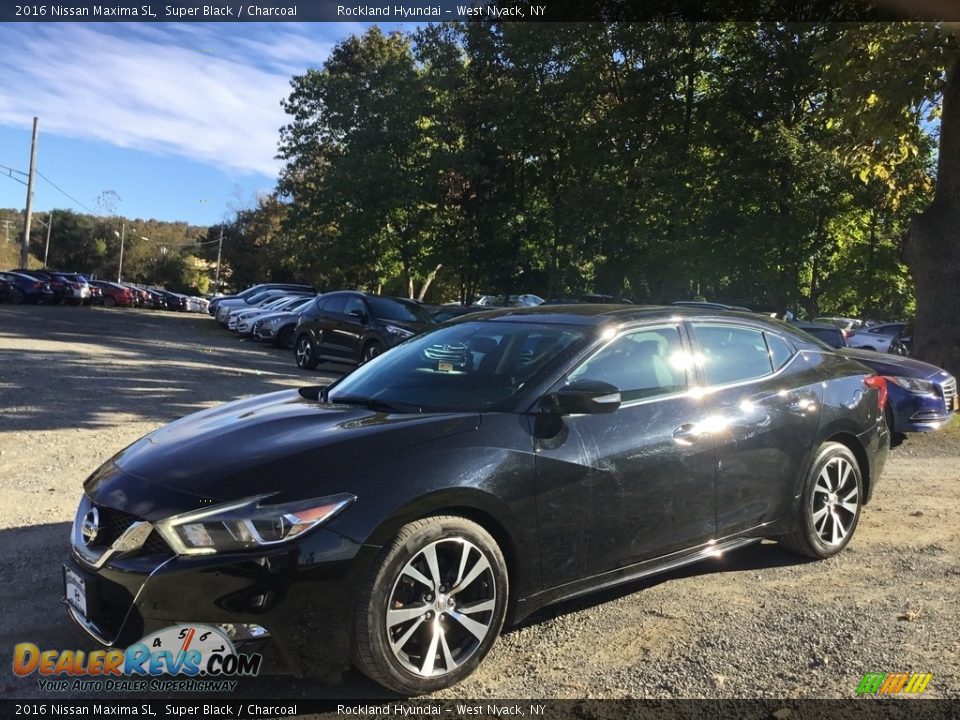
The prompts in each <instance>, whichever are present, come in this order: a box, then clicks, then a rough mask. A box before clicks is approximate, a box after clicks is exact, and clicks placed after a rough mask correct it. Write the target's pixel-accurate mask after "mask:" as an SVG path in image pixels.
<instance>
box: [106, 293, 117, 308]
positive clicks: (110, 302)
mask: <svg viewBox="0 0 960 720" xmlns="http://www.w3.org/2000/svg"><path fill="white" fill-rule="evenodd" d="M116 304H117V301H116V300H114V299H113V298H112V297H110V296H109V295H106V296H104V298H103V306H104V307H113V306H114V305H116Z"/></svg>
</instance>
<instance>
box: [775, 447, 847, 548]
mask: <svg viewBox="0 0 960 720" xmlns="http://www.w3.org/2000/svg"><path fill="white" fill-rule="evenodd" d="M862 506H863V479H862V477H861V476H860V467H859V465H858V464H857V459H856V458H855V457H854V456H853V453H852V452H850V449H849V448H847V446H846V445H843V444H841V443H837V442H828V443H824V444H823V445H822V446H821V447H820V450H819V452H818V453H817V456H816V458H815V459H814V462H813V465H812V466H811V468H810V472H809V473H808V474H807V479H806V482H805V483H804V488H803V494H802V496H801V498H800V505H799V510H798V517H797V518H796V526H795V529H794V531H793V532H792V533H791V534H790V535H787V536H785V537H782V538H780V542H781V543H782V544H783V545H784V546H785V547H787V548H789V549H790V550H792V551H794V552H796V553H798V554H800V555H806V556H807V557H812V558H817V559H821V558H828V557H830V556H832V555H836V554H837V553H838V552H840V551H841V550H843V549H844V548H845V547H846V546H847V544H848V543H849V542H850V538H852V537H853V533H854V531H855V530H856V529H857V523H858V522H859V520H860V509H861V507H862Z"/></svg>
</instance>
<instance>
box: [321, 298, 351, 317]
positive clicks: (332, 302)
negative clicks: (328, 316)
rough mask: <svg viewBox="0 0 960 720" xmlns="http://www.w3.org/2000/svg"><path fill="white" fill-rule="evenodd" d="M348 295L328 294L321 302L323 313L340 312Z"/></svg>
mask: <svg viewBox="0 0 960 720" xmlns="http://www.w3.org/2000/svg"><path fill="white" fill-rule="evenodd" d="M348 297H350V296H349V295H330V296H329V297H328V298H327V300H326V302H324V303H323V306H322V307H321V309H322V310H323V311H324V312H325V313H332V314H342V313H343V309H344V307H346V304H347V298H348Z"/></svg>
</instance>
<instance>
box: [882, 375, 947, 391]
mask: <svg viewBox="0 0 960 720" xmlns="http://www.w3.org/2000/svg"><path fill="white" fill-rule="evenodd" d="M887 380H889V381H890V382H894V383H896V384H897V385H899V386H900V387H902V388H904V389H905V390H909V391H910V392H915V393H922V394H924V395H932V394H934V392H935V391H936V386H935V385H934V384H933V383H932V382H930V381H929V380H917V379H915V378H908V377H888V378H887Z"/></svg>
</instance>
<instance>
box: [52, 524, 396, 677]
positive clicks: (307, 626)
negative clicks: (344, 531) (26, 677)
mask: <svg viewBox="0 0 960 720" xmlns="http://www.w3.org/2000/svg"><path fill="white" fill-rule="evenodd" d="M376 552H378V549H377V548H371V547H365V546H361V545H359V544H357V543H355V542H353V541H352V540H348V539H347V538H345V537H343V536H341V535H339V534H337V533H334V532H332V531H329V530H326V529H324V528H319V529H317V530H315V531H313V532H311V533H308V534H307V535H306V537H304V538H302V539H301V540H300V541H299V542H297V543H296V544H294V545H292V546H290V547H286V548H284V549H282V550H280V549H278V548H273V549H271V550H270V551H269V552H267V551H264V552H244V553H231V554H222V555H220V554H218V555H202V556H178V555H173V554H170V553H167V554H152V555H151V554H146V555H138V556H136V557H127V558H123V559H120V560H113V559H111V560H110V561H109V562H108V563H107V564H105V565H103V566H102V567H101V568H99V569H96V568H94V567H92V566H91V565H89V564H88V563H87V562H86V561H84V560H83V559H82V558H81V557H80V555H79V554H78V553H77V552H76V551H73V552H72V553H71V555H70V557H69V558H68V560H67V561H66V563H65V564H66V567H68V568H69V569H70V570H72V571H73V572H74V573H77V574H78V575H79V576H80V577H81V578H83V579H84V582H85V585H86V587H87V590H86V596H87V601H86V606H87V613H86V616H84V615H81V613H80V612H79V611H78V610H77V609H76V608H75V607H74V606H72V605H70V604H69V603H67V608H68V613H69V614H70V617H71V618H72V619H73V620H74V621H75V622H76V623H77V624H78V625H79V626H80V627H81V628H82V629H83V630H85V631H86V632H87V633H88V634H89V635H90V636H91V637H92V638H94V639H95V640H96V641H97V642H99V643H101V644H103V645H108V646H115V647H126V646H128V645H130V644H132V643H133V642H135V641H137V640H139V639H140V638H142V637H144V636H145V635H147V634H149V633H152V632H155V631H157V630H159V629H161V628H164V627H168V626H171V625H175V624H178V623H204V624H209V625H227V624H232V625H241V624H243V625H257V626H260V627H262V628H265V629H266V631H267V632H268V633H269V639H268V640H265V641H257V642H258V644H259V643H267V644H269V645H271V646H272V647H271V648H269V649H270V651H271V652H272V651H276V653H277V654H279V655H280V657H281V658H282V660H283V665H284V669H285V670H286V671H287V672H289V673H292V674H296V675H304V674H324V673H326V672H330V671H336V670H342V669H344V668H346V667H347V666H349V664H350V644H351V638H352V627H353V607H354V602H355V599H356V596H357V592H358V587H359V580H360V579H361V578H362V577H363V575H364V573H365V571H366V568H367V567H368V566H369V563H370V562H372V559H373V557H374V556H375V554H376ZM64 602H65V603H66V598H64Z"/></svg>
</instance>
